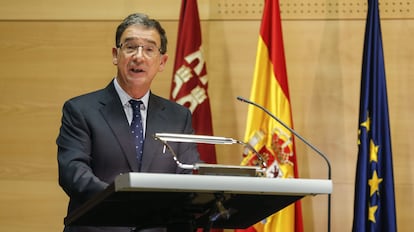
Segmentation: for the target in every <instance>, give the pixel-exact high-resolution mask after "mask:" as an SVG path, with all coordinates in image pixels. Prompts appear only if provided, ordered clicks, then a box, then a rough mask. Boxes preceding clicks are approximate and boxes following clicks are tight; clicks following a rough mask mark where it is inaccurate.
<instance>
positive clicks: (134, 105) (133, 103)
mask: <svg viewBox="0 0 414 232" xmlns="http://www.w3.org/2000/svg"><path fill="white" fill-rule="evenodd" d="M129 104H131V107H132V109H133V110H139V109H140V107H141V104H143V103H142V101H136V100H132V99H131V100H129Z"/></svg>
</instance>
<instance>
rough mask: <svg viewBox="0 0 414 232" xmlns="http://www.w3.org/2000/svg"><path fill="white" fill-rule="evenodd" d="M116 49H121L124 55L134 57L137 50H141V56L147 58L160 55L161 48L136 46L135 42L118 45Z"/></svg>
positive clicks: (152, 45) (149, 45)
mask: <svg viewBox="0 0 414 232" xmlns="http://www.w3.org/2000/svg"><path fill="white" fill-rule="evenodd" d="M118 48H120V49H121V51H122V52H124V53H125V55H130V56H133V55H136V54H138V51H139V48H142V54H144V56H145V57H147V58H152V57H155V56H156V55H157V54H158V53H161V48H158V47H157V46H155V45H154V44H144V45H142V44H138V43H136V42H125V43H121V44H119V46H118Z"/></svg>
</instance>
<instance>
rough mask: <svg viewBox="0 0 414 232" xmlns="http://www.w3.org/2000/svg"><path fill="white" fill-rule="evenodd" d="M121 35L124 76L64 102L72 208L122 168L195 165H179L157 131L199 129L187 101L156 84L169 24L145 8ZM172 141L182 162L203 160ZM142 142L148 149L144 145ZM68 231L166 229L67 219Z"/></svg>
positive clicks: (61, 146)
mask: <svg viewBox="0 0 414 232" xmlns="http://www.w3.org/2000/svg"><path fill="white" fill-rule="evenodd" d="M115 40H116V41H115V45H116V46H115V47H114V48H113V49H112V56H113V60H112V61H113V64H114V65H116V66H117V76H116V77H115V78H114V79H113V80H112V81H111V82H110V83H109V85H108V86H106V88H104V89H101V90H98V91H96V92H92V93H88V94H85V95H82V96H78V97H75V98H72V99H70V100H68V101H67V102H65V104H64V106H63V116H62V125H61V128H60V133H59V136H58V138H57V145H58V165H59V184H60V185H61V187H62V188H63V190H64V191H65V192H66V194H67V195H68V196H69V197H70V202H69V207H68V214H69V213H71V212H72V211H73V210H74V209H76V208H77V207H79V206H80V205H81V204H83V203H84V202H85V201H87V200H88V199H91V197H92V196H94V195H95V194H97V193H99V192H101V191H103V190H104V189H105V188H106V187H107V186H108V185H109V184H110V183H112V182H113V181H114V179H115V177H116V176H118V175H119V174H121V173H127V172H157V173H188V172H189V171H191V170H183V169H180V168H178V167H177V165H176V163H175V161H174V159H173V157H172V156H171V155H170V154H163V145H162V143H161V142H159V141H155V140H154V139H153V137H152V136H153V135H154V134H155V133H183V134H191V133H193V128H192V122H191V113H190V111H189V110H188V109H187V108H185V107H183V106H181V105H179V104H176V103H174V102H171V101H169V100H167V99H164V98H161V97H159V96H156V95H155V94H153V93H152V92H151V91H150V86H151V83H152V81H153V79H154V78H155V76H156V74H157V73H158V72H161V71H163V70H164V68H165V64H166V62H167V59H168V55H167V54H166V50H167V37H166V34H165V31H164V29H163V28H162V27H161V25H160V24H159V22H158V21H156V20H153V19H150V18H148V17H147V16H146V15H143V14H131V15H129V16H128V17H127V18H125V19H124V20H123V22H122V23H121V24H120V25H119V26H118V28H117V31H116V39H115ZM131 99H132V100H137V101H141V102H142V104H141V105H140V106H139V107H138V108H139V109H140V110H139V112H140V115H139V116H140V117H141V121H142V126H143V127H142V129H140V131H143V136H144V142H143V148H142V146H139V145H136V144H135V143H134V138H133V136H132V133H131V129H130V124H131V123H132V121H133V119H132V117H133V109H132V108H131V104H132V103H130V100H131ZM138 114H139V113H138ZM170 145H172V148H173V150H174V151H175V152H176V154H177V155H178V160H179V161H180V162H181V163H185V164H194V163H196V162H199V154H198V152H197V148H196V145H195V144H192V143H171V144H170ZM136 147H140V149H142V151H143V152H142V153H139V151H137V149H136ZM137 154H138V155H137ZM139 154H141V155H139ZM65 231H76V232H77V231H82V232H87V231H90V232H92V231H112V232H116V231H151V232H160V231H166V229H165V228H150V229H145V230H139V229H137V230H134V229H133V228H125V227H123V228H120V227H117V228H114V227H111V228H109V227H102V228H98V227H75V226H73V227H65ZM179 231H185V230H184V229H183V230H179Z"/></svg>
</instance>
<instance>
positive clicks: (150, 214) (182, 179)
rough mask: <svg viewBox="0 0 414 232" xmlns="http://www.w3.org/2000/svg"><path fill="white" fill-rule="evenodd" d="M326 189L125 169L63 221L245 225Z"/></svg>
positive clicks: (315, 182)
mask: <svg viewBox="0 0 414 232" xmlns="http://www.w3.org/2000/svg"><path fill="white" fill-rule="evenodd" d="M331 192H332V181H331V180H320V179H285V178H283V179H282V178H280V179H278V178H262V177H250V176H218V175H181V174H155V173H126V174H122V175H119V176H118V177H117V178H116V179H115V181H114V183H113V184H111V185H110V186H109V187H108V188H107V189H106V190H105V191H103V192H101V193H99V194H97V195H96V196H95V197H94V198H92V199H91V200H89V201H88V202H86V203H85V204H84V205H83V206H81V207H80V208H78V209H77V210H75V211H73V213H71V214H70V215H68V216H67V217H66V218H65V225H88V226H128V227H137V228H147V227H154V226H165V227H168V226H169V225H173V224H178V223H183V222H184V223H191V224H193V225H194V226H195V227H197V228H204V229H206V228H223V229H235V228H246V227H248V226H251V225H253V224H255V223H257V222H259V221H260V220H262V219H264V218H266V217H268V216H270V215H271V214H273V213H275V212H277V211H279V210H281V209H283V208H284V207H286V206H288V205H290V204H292V203H294V202H295V201H297V200H299V199H301V198H303V197H305V196H313V195H318V194H330V193H331Z"/></svg>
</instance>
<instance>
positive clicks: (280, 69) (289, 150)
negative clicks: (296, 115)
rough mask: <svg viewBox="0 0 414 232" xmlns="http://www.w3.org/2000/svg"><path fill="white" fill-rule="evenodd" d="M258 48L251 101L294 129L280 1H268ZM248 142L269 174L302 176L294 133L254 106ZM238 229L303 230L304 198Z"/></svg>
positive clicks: (248, 156)
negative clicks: (259, 154) (261, 159)
mask: <svg viewBox="0 0 414 232" xmlns="http://www.w3.org/2000/svg"><path fill="white" fill-rule="evenodd" d="M257 49H258V50H257V55H256V65H255V72H254V77H253V84H252V89H251V93H250V100H251V101H253V102H256V103H258V104H259V105H262V106H263V107H265V108H266V109H268V110H269V111H270V112H272V113H273V114H275V115H276V116H277V117H278V118H280V119H281V120H282V121H283V122H284V123H285V124H286V125H288V126H289V127H291V128H293V121H292V115H291V104H290V97H289V87H288V79H287V72H286V64H285V53H284V46H283V36H282V25H281V18H280V8H279V1H275V0H266V1H265V6H264V11H263V18H262V22H261V26H260V34H259V41H258V48H257ZM245 141H247V142H248V143H249V144H250V145H252V146H253V147H254V148H255V149H256V150H257V151H259V153H261V154H262V156H263V157H264V159H265V161H266V163H267V167H268V173H267V175H268V176H275V178H278V177H280V178H295V177H298V174H297V173H298V171H297V165H296V155H295V146H294V137H293V135H292V134H291V132H290V131H289V130H287V129H286V128H284V127H283V126H282V125H280V124H279V123H278V122H276V121H275V120H273V119H272V118H270V117H269V116H268V115H266V114H265V112H263V111H261V110H260V109H258V108H255V107H254V106H249V109H248V115H247V125H246V131H245ZM243 156H244V158H243V161H242V165H255V166H257V165H258V162H259V161H260V160H259V159H258V157H257V156H256V155H255V154H253V153H251V152H249V151H248V150H247V149H246V150H245V151H244V153H243ZM236 231H237V232H242V231H245V232H247V231H249V232H262V231H264V232H270V231H284V232H293V231H297V232H299V231H303V222H302V211H301V205H300V201H297V202H296V203H294V204H292V205H290V206H287V207H286V208H284V209H282V210H280V211H279V212H277V213H276V214H274V215H272V216H270V217H268V218H266V219H265V220H263V221H262V222H259V223H257V224H255V225H253V226H252V227H249V228H247V229H237V230H236Z"/></svg>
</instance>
